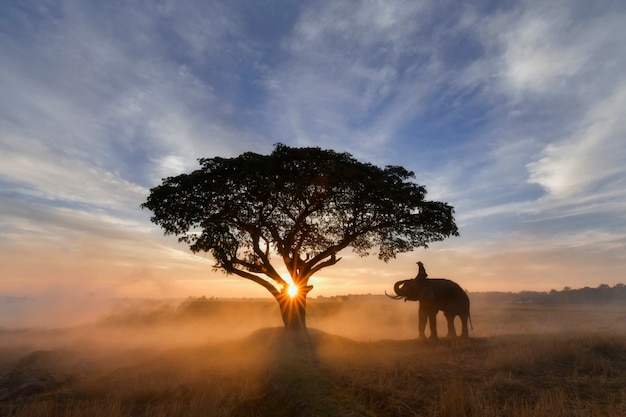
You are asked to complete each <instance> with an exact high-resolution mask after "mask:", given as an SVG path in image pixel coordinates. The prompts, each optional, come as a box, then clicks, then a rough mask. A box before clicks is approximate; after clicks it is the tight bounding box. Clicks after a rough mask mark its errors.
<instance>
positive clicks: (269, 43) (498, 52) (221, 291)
mask: <svg viewBox="0 0 626 417" xmlns="http://www.w3.org/2000/svg"><path fill="white" fill-rule="evenodd" d="M0 57H1V59H0V92H1V93H2V100H0V263H1V264H2V273H1V276H0V294H11V295H21V294H27V295H29V294H41V293H73V294H77V295H81V294H85V293H98V294H109V295H113V296H150V297H161V296H187V295H202V294H205V295H216V296H265V295H266V293H265V292H264V290H263V289H262V288H260V287H258V286H257V285H255V284H253V283H251V282H247V281H245V280H241V279H239V278H236V277H228V276H225V275H223V274H220V273H217V272H214V271H212V270H211V265H212V263H211V261H210V259H208V258H207V257H206V256H193V255H191V254H190V253H189V251H188V250H187V248H186V247H185V246H184V245H179V244H177V243H176V241H175V239H173V238H171V237H163V235H162V233H161V231H160V230H159V229H158V228H157V227H156V226H154V225H152V224H151V223H150V222H149V216H150V213H149V212H147V211H145V210H141V209H140V208H139V205H140V204H141V203H142V202H143V201H144V200H145V198H146V196H147V193H148V190H149V189H150V188H151V187H153V186H155V185H157V184H158V183H159V182H160V180H161V178H163V177H166V176H170V175H177V174H179V173H181V172H186V171H189V170H193V169H195V167H196V166H197V162H196V160H197V158H199V157H213V156H224V157H233V156H237V155H239V154H240V153H242V152H246V151H253V152H259V153H269V152H271V150H272V149H273V144H275V143H276V142H282V143H285V144H288V145H291V146H311V145H314V146H320V147H322V148H332V149H334V150H337V151H347V152H350V153H352V154H353V155H354V156H355V157H357V158H358V159H360V160H362V161H367V162H372V163H375V164H377V165H380V166H384V165H402V166H404V167H406V168H407V169H410V170H412V171H414V172H415V174H416V178H415V181H416V182H417V183H420V184H424V185H425V186H426V187H427V189H428V191H429V197H430V198H431V199H436V200H442V201H446V202H448V203H449V204H451V205H453V206H454V207H455V209H456V216H457V223H458V225H459V227H460V233H461V237H458V238H451V239H448V240H446V241H444V242H441V243H437V244H435V245H432V246H431V247H430V248H429V249H427V250H423V249H420V250H417V251H416V252H414V253H411V254H408V255H405V256H401V257H399V258H398V259H397V260H395V261H392V262H390V263H389V264H385V263H383V262H380V261H378V260H377V259H376V257H374V256H372V257H371V258H367V259H360V258H358V257H354V256H353V255H351V253H350V252H346V253H345V254H344V255H345V256H344V259H343V260H342V261H341V262H340V263H339V264H337V265H336V266H335V267H334V268H331V269H328V270H327V271H323V272H322V273H320V276H319V277H317V278H314V279H313V282H312V283H313V284H314V285H315V286H316V288H315V290H314V292H312V293H311V294H310V295H311V296H316V295H334V294H346V293H369V292H371V293H382V292H383V290H385V289H389V288H390V287H391V285H392V284H393V282H394V281H395V280H397V279H404V278H407V277H412V276H414V274H415V273H416V267H415V261H417V260H422V261H424V263H425V264H426V267H427V270H428V271H429V275H430V276H431V277H436V276H445V277H448V278H451V279H454V280H456V281H458V282H460V283H461V284H462V285H463V287H464V288H467V289H468V290H470V291H484V290H513V291H518V290H525V289H528V290H549V289H552V288H554V289H562V288H563V287H564V286H570V287H574V288H577V287H582V286H592V287H595V286H597V285H599V284H602V283H604V284H609V285H614V284H616V283H620V282H625V281H626V279H624V271H625V270H626V268H625V267H626V214H625V213H626V140H625V136H626V3H624V2H623V1H619V0H615V1H611V0H607V1H599V2H589V1H544V0H542V1H539V0H530V1H515V2H512V1H511V2H508V1H474V2H448V1H406V2H405V1H310V2H281V1H238V0H233V1H228V2H208V1H207V2H204V1H196V2H191V1H182V0H181V1H141V2H139V1H126V2H117V1H111V2H95V1H92V2H82V1H5V2H2V3H1V4H0Z"/></svg>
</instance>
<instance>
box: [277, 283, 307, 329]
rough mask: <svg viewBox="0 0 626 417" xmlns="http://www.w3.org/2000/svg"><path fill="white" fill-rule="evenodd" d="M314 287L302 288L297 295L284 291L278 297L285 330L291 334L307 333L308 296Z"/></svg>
mask: <svg viewBox="0 0 626 417" xmlns="http://www.w3.org/2000/svg"><path fill="white" fill-rule="evenodd" d="M311 289H313V287H311V286H308V287H303V288H300V290H299V291H298V294H296V296H295V297H290V296H289V294H288V293H287V291H286V290H285V291H282V292H281V293H280V294H279V295H278V296H277V297H276V301H278V305H279V306H280V314H281V316H282V318H283V323H284V324H285V330H286V331H287V333H288V334H290V335H298V334H306V332H307V329H306V296H307V294H308V292H309V291H311Z"/></svg>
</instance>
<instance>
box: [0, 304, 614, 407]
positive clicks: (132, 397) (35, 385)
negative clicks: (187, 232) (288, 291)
mask: <svg viewBox="0 0 626 417" xmlns="http://www.w3.org/2000/svg"><path fill="white" fill-rule="evenodd" d="M230 303H236V302H235V301H232V302H230ZM256 303H257V304H256V305H255V304H254V303H247V304H237V305H236V306H235V305H233V304H229V302H224V303H222V304H219V305H218V304H216V305H211V306H210V308H208V309H205V310H202V309H200V310H202V311H195V312H193V314H189V313H185V314H184V315H183V316H178V317H177V318H176V319H175V320H173V319H171V316H172V314H173V312H175V311H176V309H175V308H174V309H167V308H164V306H163V305H162V304H158V305H153V306H152V307H153V308H152V309H146V308H145V306H143V307H142V308H141V309H140V310H138V309H136V308H134V307H133V308H126V309H122V310H118V311H116V312H115V314H112V315H110V316H108V317H107V318H106V319H104V320H102V321H99V322H97V323H94V324H93V325H89V326H80V327H74V328H65V329H63V328H57V329H47V330H37V329H28V330H25V329H22V330H19V329H17V330H16V329H14V330H3V331H0V415H2V416H115V417H117V416H120V417H121V416H124V417H127V416H243V417H245V416H275V417H281V416H285V417H286V416H449V417H453V416H485V417H489V416H518V417H522V416H523V417H526V416H529V417H530V416H550V417H559V416H563V417H565V416H567V417H569V416H607V417H617V416H620V417H623V416H626V328H625V326H626V324H625V322H626V320H625V319H626V307H623V306H561V307H545V306H528V305H507V306H489V305H484V306H476V307H474V308H473V311H472V318H473V321H474V331H473V332H471V333H470V335H471V336H472V337H471V339H470V340H469V341H462V340H446V339H442V340H440V341H439V342H430V341H429V342H424V341H418V340H417V339H416V336H417V329H416V328H415V321H414V320H415V319H416V317H417V305H416V304H415V303H395V302H393V301H391V300H389V301H388V302H387V301H386V300H385V301H381V300H379V301H373V302H371V301H370V302H357V303H353V302H344V303H339V302H324V303H317V304H315V303H311V309H310V316H309V325H310V327H312V328H315V329H320V330H312V331H311V335H310V340H309V341H308V342H307V343H304V342H300V343H297V344H293V343H289V342H287V341H285V340H284V338H282V337H281V335H282V331H281V330H280V328H279V327H275V326H276V325H277V324H279V323H275V320H278V321H279V320H280V319H279V318H278V317H275V314H276V312H275V311H273V307H272V306H271V305H268V304H267V303H265V302H256ZM244 306H245V307H244ZM234 307H236V309H237V312H236V313H235V312H234V311H233V308H234ZM139 311H142V314H140V313H139ZM159 312H160V313H159ZM225 312H230V314H226V313H225ZM157 313H158V314H157ZM224 314H226V316H224ZM246 317H253V319H251V320H249V321H246V320H244V319H245V318H246ZM440 321H441V323H440V324H441V325H442V331H441V334H442V335H443V334H445V333H444V332H443V324H444V323H443V322H444V320H443V317H440ZM237 322H239V323H240V325H239V326H237V325H236V323H237ZM233 326H235V327H237V328H238V329H240V330H238V331H235V330H233ZM229 329H230V331H228V330H229ZM240 332H245V335H241V334H240ZM303 343H304V344H303Z"/></svg>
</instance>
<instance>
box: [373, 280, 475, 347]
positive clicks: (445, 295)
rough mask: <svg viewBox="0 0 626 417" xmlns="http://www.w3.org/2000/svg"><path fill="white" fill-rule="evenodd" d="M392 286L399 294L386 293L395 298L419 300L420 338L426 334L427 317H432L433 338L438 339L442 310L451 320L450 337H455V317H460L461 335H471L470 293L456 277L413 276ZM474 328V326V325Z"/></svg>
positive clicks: (430, 319) (429, 319)
mask: <svg viewBox="0 0 626 417" xmlns="http://www.w3.org/2000/svg"><path fill="white" fill-rule="evenodd" d="M393 290H394V291H395V293H396V295H395V296H393V295H389V294H387V291H385V295H387V297H389V298H393V299H394V300H402V299H404V301H406V300H409V301H418V300H419V302H420V308H419V338H420V339H423V338H425V337H426V335H425V330H426V321H430V338H431V339H433V340H436V339H437V313H438V312H439V310H441V311H443V314H444V316H445V317H446V320H447V321H448V337H455V336H456V331H455V329H454V318H455V317H456V316H459V318H460V319H461V326H462V331H461V335H462V336H463V337H464V338H466V339H467V338H468V337H469V334H468V329H467V321H468V320H469V322H470V325H472V318H471V316H470V301H469V297H468V296H467V294H466V293H465V291H463V289H462V288H461V287H460V286H459V284H457V283H456V282H454V281H450V280H449V279H444V278H413V279H407V280H403V281H398V282H396V283H395V284H394V286H393ZM472 329H474V326H473V325H472Z"/></svg>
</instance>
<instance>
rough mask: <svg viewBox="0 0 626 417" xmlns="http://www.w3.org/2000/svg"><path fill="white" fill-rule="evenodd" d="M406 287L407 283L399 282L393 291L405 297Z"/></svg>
mask: <svg viewBox="0 0 626 417" xmlns="http://www.w3.org/2000/svg"><path fill="white" fill-rule="evenodd" d="M405 285H406V281H398V282H396V283H395V284H394V285H393V291H394V292H395V293H396V294H397V295H399V296H403V294H404V291H403V289H404V286H405Z"/></svg>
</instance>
